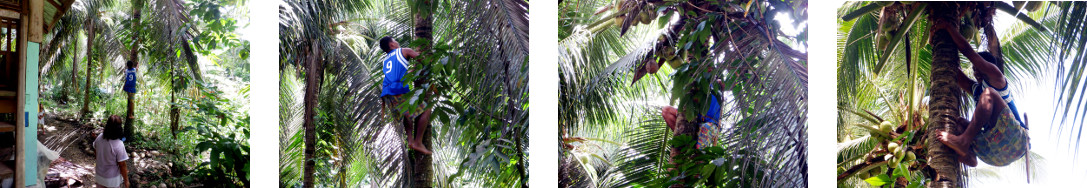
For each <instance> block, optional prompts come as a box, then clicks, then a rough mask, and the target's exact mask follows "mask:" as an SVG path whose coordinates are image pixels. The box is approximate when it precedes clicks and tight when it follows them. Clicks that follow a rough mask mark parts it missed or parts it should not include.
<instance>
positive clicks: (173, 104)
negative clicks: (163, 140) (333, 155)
mask: <svg viewBox="0 0 1087 188" xmlns="http://www.w3.org/2000/svg"><path fill="white" fill-rule="evenodd" d="M174 66H176V64H174V63H171V64H170V132H171V134H173V135H174V137H175V138H176V137H177V131H178V129H180V127H179V126H178V119H180V118H181V110H180V109H178V108H177V92H178V91H177V78H176V77H174V76H175V75H174V71H175V70H174V68H175V67H174Z"/></svg>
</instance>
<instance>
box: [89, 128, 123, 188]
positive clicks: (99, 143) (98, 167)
mask: <svg viewBox="0 0 1087 188" xmlns="http://www.w3.org/2000/svg"><path fill="white" fill-rule="evenodd" d="M94 151H95V165H94V172H95V173H97V174H98V175H99V176H102V177H106V178H113V177H117V176H120V175H121V169H120V168H119V167H118V166H117V163H118V162H122V161H125V160H128V153H127V152H125V143H124V142H122V141H121V140H107V139H106V138H103V137H102V134H98V138H95V139H94Z"/></svg>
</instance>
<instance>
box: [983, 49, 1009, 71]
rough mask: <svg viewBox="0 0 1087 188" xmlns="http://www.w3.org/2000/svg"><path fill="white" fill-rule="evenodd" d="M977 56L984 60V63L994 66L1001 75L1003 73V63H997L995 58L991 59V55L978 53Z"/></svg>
mask: <svg viewBox="0 0 1087 188" xmlns="http://www.w3.org/2000/svg"><path fill="white" fill-rule="evenodd" d="M978 55H979V56H981V58H982V59H985V61H988V62H989V63H992V64H993V65H996V67H997V68H999V69H1000V72H1001V73H1003V72H1004V62H1000V61H997V60H996V57H993V54H992V53H989V52H978Z"/></svg>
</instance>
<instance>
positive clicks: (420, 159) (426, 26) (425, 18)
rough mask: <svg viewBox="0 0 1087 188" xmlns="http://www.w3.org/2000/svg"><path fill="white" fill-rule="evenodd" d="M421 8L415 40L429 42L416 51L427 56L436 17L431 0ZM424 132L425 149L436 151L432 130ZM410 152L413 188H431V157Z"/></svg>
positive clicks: (425, 2) (424, 1) (417, 16)
mask: <svg viewBox="0 0 1087 188" xmlns="http://www.w3.org/2000/svg"><path fill="white" fill-rule="evenodd" d="M419 6H421V7H422V8H420V9H421V10H423V11H420V12H419V13H418V14H416V15H414V16H415V28H414V32H415V38H416V39H417V40H418V39H423V40H426V41H427V42H426V43H425V44H423V45H421V46H418V47H416V49H418V51H419V52H420V53H424V55H425V53H426V52H427V50H430V45H431V44H432V43H433V36H432V35H431V34H432V31H431V27H432V25H433V21H434V16H433V15H432V14H431V10H433V3H432V2H431V1H430V0H422V1H421V2H420V5H419ZM422 131H423V147H426V148H430V150H431V151H434V147H431V142H432V139H431V138H430V137H431V131H430V130H422ZM410 151H411V155H410V159H411V165H412V168H411V169H412V170H411V179H412V180H411V181H412V187H431V186H432V183H433V181H431V177H433V174H434V170H433V169H432V165H431V164H432V163H433V161H432V158H431V156H430V155H425V154H422V153H419V152H416V151H415V150H410Z"/></svg>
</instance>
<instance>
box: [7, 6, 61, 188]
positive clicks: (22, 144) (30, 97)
mask: <svg viewBox="0 0 1087 188" xmlns="http://www.w3.org/2000/svg"><path fill="white" fill-rule="evenodd" d="M74 2H75V0H0V133H5V132H8V133H7V134H11V132H13V133H14V147H15V150H14V151H15V152H14V153H12V154H13V155H14V156H15V160H14V161H13V162H10V161H8V159H7V158H4V159H0V161H3V162H0V178H6V177H14V178H15V184H14V187H45V185H38V181H37V180H38V179H39V178H42V177H37V171H38V169H37V166H38V165H37V159H38V151H37V141H38V136H37V135H38V134H37V129H38V128H37V127H38V126H37V124H38V122H37V121H38V118H37V116H38V91H39V90H38V78H39V71H38V67H39V65H38V64H39V63H38V61H39V59H38V56H39V52H40V50H41V44H42V36H43V35H44V33H48V31H49V30H51V29H52V26H53V24H55V23H56V22H57V20H59V19H60V17H61V15H64V13H65V12H67V11H68V10H69V9H70V8H71V7H72V4H73V3H74ZM0 147H11V146H10V144H9V146H0ZM9 156H10V155H9Z"/></svg>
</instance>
